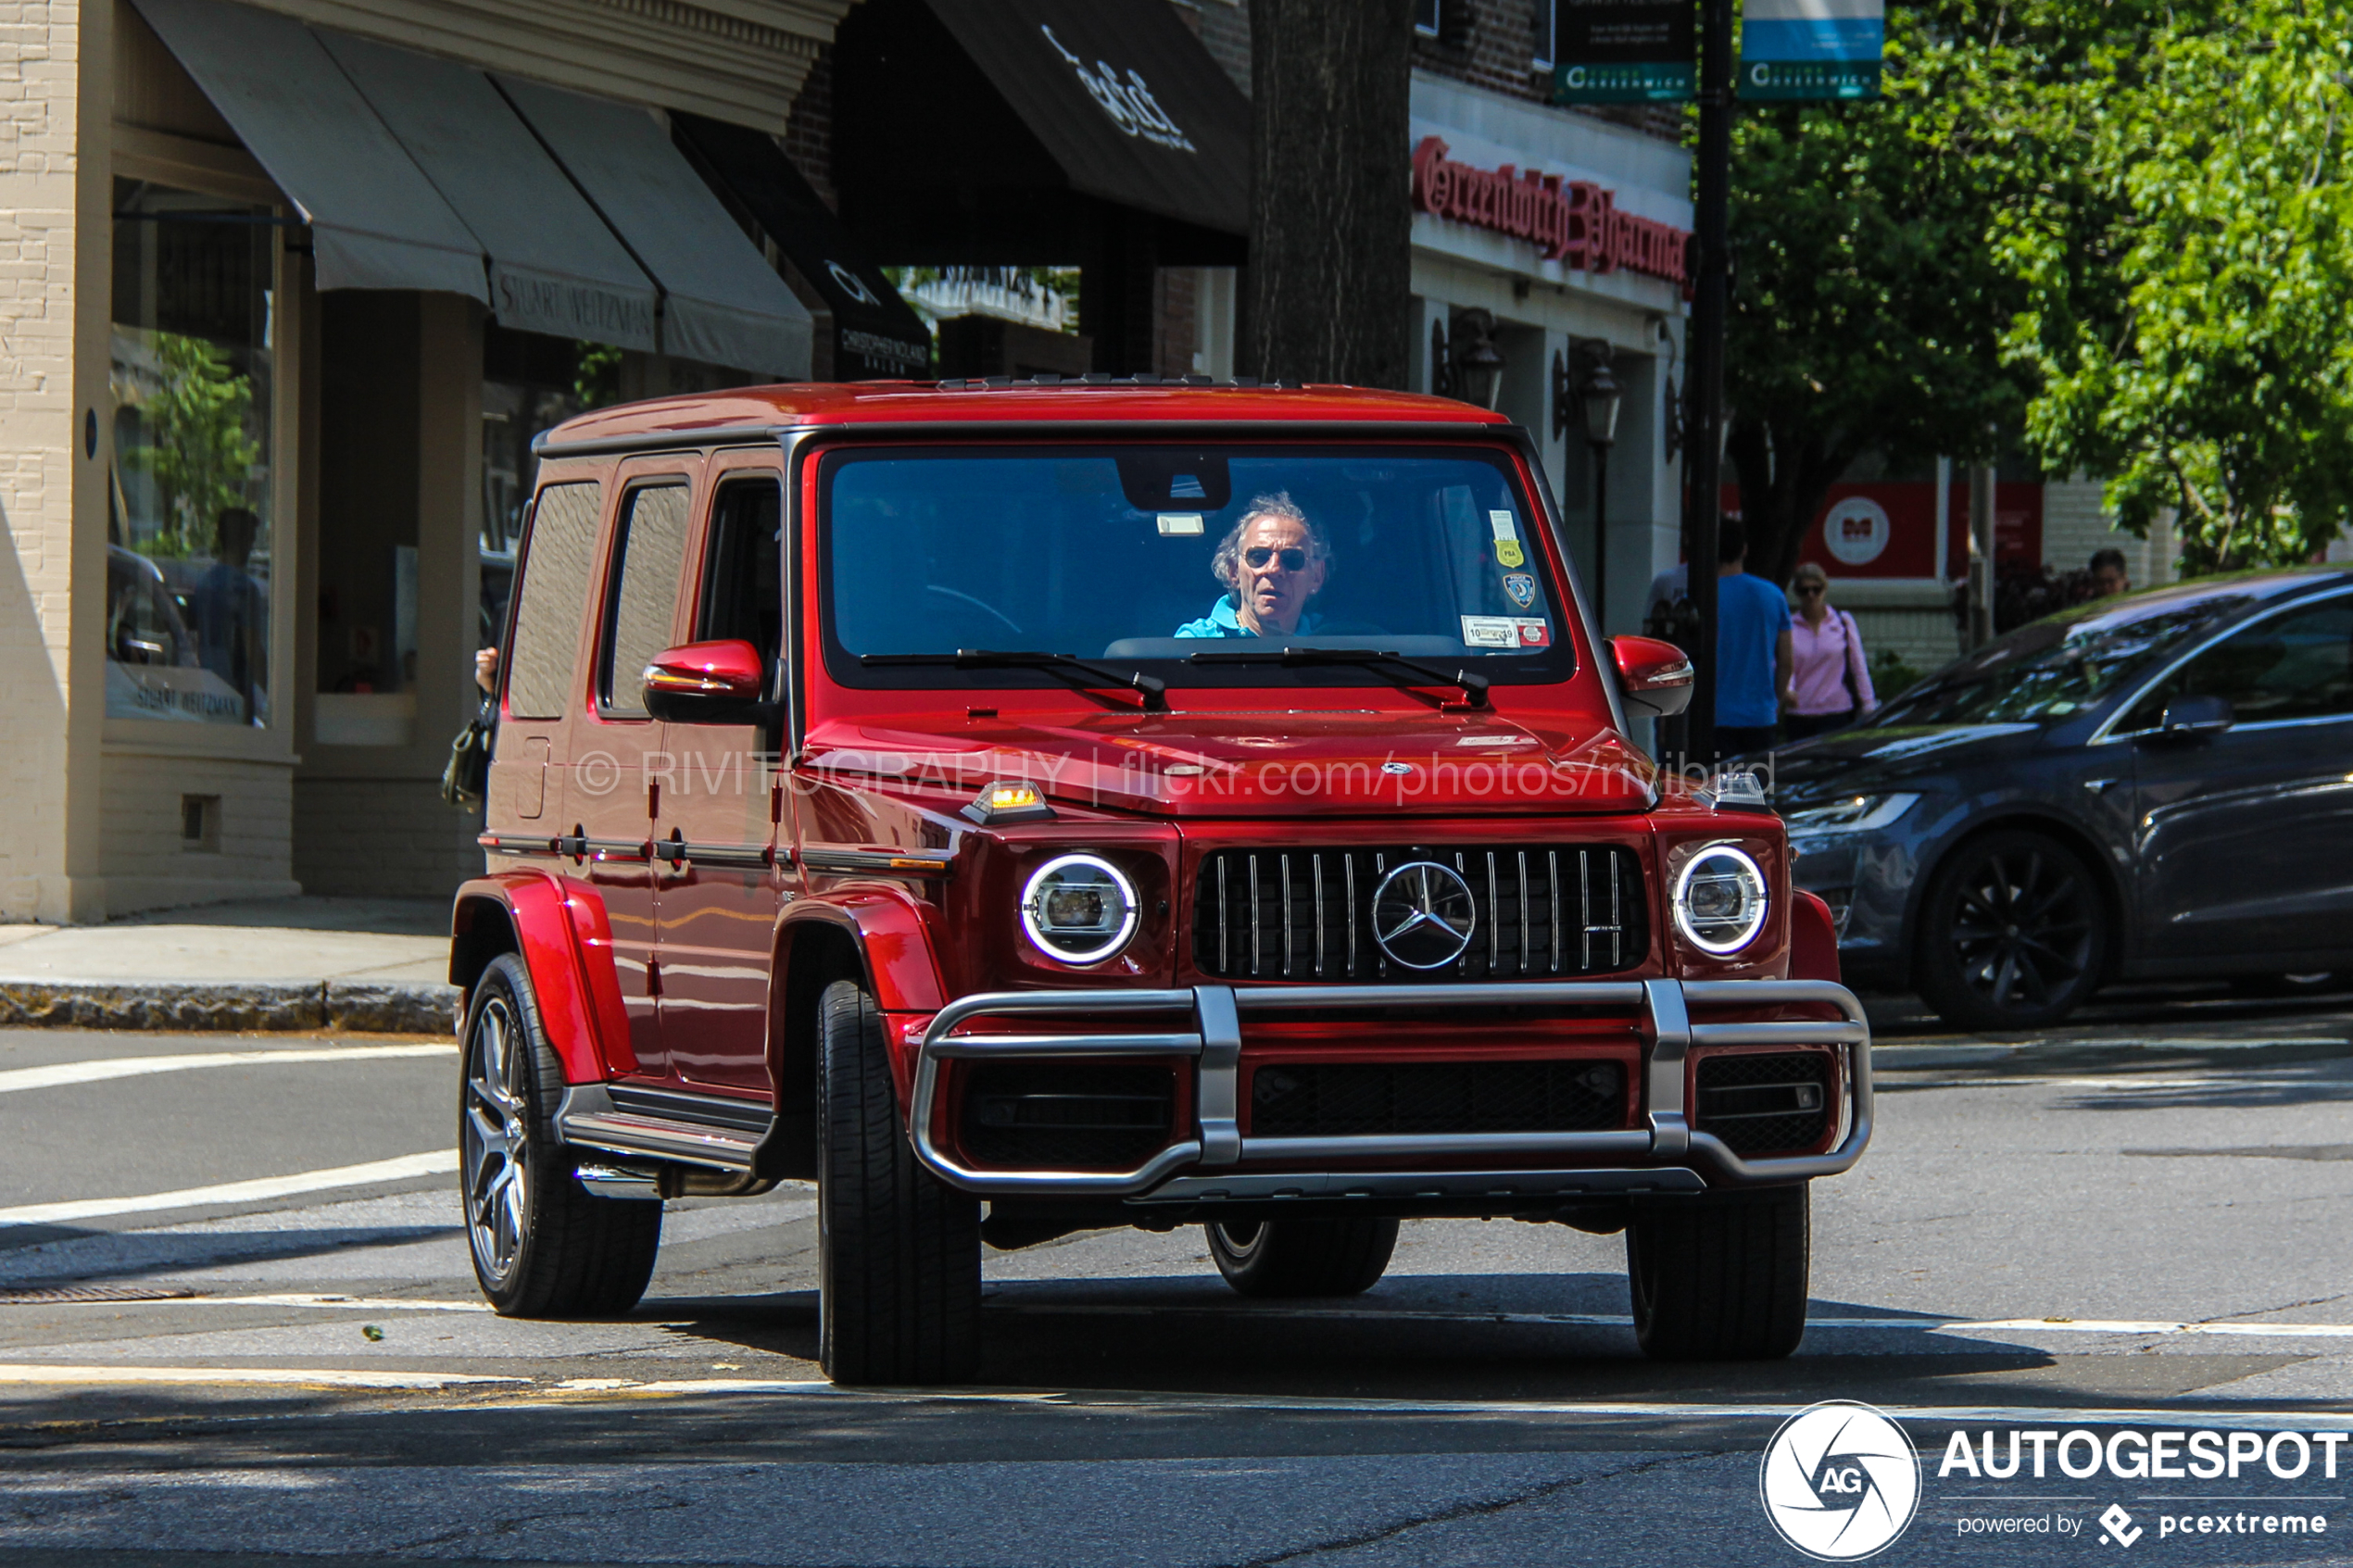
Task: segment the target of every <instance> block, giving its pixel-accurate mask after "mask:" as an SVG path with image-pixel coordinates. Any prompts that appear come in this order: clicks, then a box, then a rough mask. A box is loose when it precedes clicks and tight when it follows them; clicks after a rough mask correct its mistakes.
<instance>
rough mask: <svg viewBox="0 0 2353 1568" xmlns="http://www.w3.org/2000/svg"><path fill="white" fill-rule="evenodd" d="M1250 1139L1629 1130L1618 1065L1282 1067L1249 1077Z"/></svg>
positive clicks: (1518, 1063) (1506, 1063) (1351, 1064)
mask: <svg viewBox="0 0 2353 1568" xmlns="http://www.w3.org/2000/svg"><path fill="white" fill-rule="evenodd" d="M1250 1101H1251V1112H1250V1131H1251V1135H1252V1137H1261V1138H1274V1137H1350V1136H1364V1135H1382V1134H1398V1133H1579V1132H1586V1131H1590V1130H1592V1129H1594V1128H1602V1127H1622V1126H1624V1125H1625V1124H1626V1073H1625V1069H1624V1068H1623V1067H1621V1066H1620V1065H1619V1064H1618V1063H1617V1062H1615V1061H1414V1062H1400V1063H1396V1064H1394V1065H1390V1064H1385V1063H1380V1062H1356V1061H1351V1062H1330V1063H1317V1062H1284V1063H1282V1064H1281V1065H1279V1066H1266V1067H1261V1068H1259V1069H1258V1070H1257V1071H1256V1072H1255V1073H1252V1075H1251V1089H1250Z"/></svg>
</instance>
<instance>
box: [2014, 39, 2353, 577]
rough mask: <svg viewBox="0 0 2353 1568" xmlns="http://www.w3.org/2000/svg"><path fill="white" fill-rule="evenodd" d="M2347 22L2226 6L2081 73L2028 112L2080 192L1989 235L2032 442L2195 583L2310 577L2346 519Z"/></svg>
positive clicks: (2351, 57) (2352, 501)
mask: <svg viewBox="0 0 2353 1568" xmlns="http://www.w3.org/2000/svg"><path fill="white" fill-rule="evenodd" d="M2347 22H2348V17H2347V12H2346V11H2345V9H2344V7H2342V6H2316V5H2307V4H2298V3H2296V0H2238V3H2236V4H2233V5H2232V6H2229V7H2227V8H2224V9H2221V10H2219V11H2217V12H2215V13H2213V14H2211V15H2206V14H2198V13H2196V12H2190V11H2183V12H2179V13H2173V14H2170V15H2168V16H2166V17H2165V18H2164V19H2162V21H2161V22H2160V23H2159V24H2158V25H2156V26H2155V27H2153V28H2152V29H2151V30H2150V31H2148V32H2147V33H2146V34H2145V36H2144V37H2142V38H2140V39H2137V40H2132V41H2130V42H2132V43H2133V44H2137V47H2125V46H2122V44H2123V43H2124V42H2125V41H2109V42H2108V43H2107V44H2104V45H2103V46H2102V47H2099V48H2097V49H2095V50H2093V51H2091V52H2090V53H2089V55H2088V56H2087V64H2088V66H2089V68H2090V69H2087V70H2086V71H2085V72H2084V73H2083V77H2082V80H2081V82H2078V83H2077V84H2076V86H2075V90H2074V91H2072V92H2070V93H2067V94H2055V95H2054V96H2053V98H2052V100H2051V101H2050V102H2048V103H2046V104H2044V105H2041V106H2038V108H2039V116H2038V118H2039V121H2040V123H2041V125H2042V126H2043V127H2044V133H2045V137H2046V139H2047V141H2048V142H2049V144H2053V145H2063V146H2064V147H2066V148H2067V149H2068V151H2069V152H2070V155H2071V157H2072V158H2073V160H2074V164H2075V168H2074V169H2073V170H2072V175H2073V177H2072V179H2071V180H2069V181H2066V182H2047V183H2046V184H2045V186H2044V187H2043V188H2041V189H2037V190H2035V191H2032V192H2031V193H2029V194H2028V199H2026V200H2022V201H2020V202H2019V203H2017V204H2016V205H2015V206H2013V207H2009V208H2007V210H2006V211H2005V212H2004V213H2003V214H2002V215H2001V216H2000V219H1999V220H1998V221H1997V223H1996V225H1995V233H1996V235H1997V242H1998V243H1997V252H1998V257H1999V259H2000V261H2001V262H2002V263H2003V264H2004V266H2005V268H2006V269H2007V270H2008V271H2010V272H2011V274H2012V275H2013V276H2015V277H2016V278H2017V279H2018V280H2019V282H2020V286H2021V287H2022V288H2023V289H2024V291H2025V299H2024V301H2023V305H2022V307H2021V309H2020V312H2019V314H2018V316H2017V318H2016V320H2015V323H2014V325H2013V326H2012V328H2011V329H2010V331H2009V332H2008V333H2007V337H2006V339H2005V347H2006V348H2007V352H2008V354H2009V356H2010V358H2011V360H2012V362H2013V363H2015V364H2017V365H2018V366H2020V367H2021V368H2023V369H2027V370H2031V371H2032V373H2033V374H2034V375H2035V377H2036V378H2037V379H2038V380H2039V382H2040V391H2039V394H2038V395H2036V396H2035V397H2034V398H2033V400H2032V403H2031V405H2030V406H2029V408H2028V410H2027V423H2026V433H2027V436H2028V439H2029V441H2030V442H2031V443H2032V445H2033V446H2034V447H2035V448H2036V450H2037V451H2038V452H2039V453H2040V455H2041V456H2042V457H2043V458H2044V460H2045V463H2046V464H2047V465H2048V466H2050V467H2053V468H2056V469H2060V470H2070V469H2075V468H2082V469H2085V470H2090V471H2092V472H2095V473H2103V474H2106V475H2108V476H2110V477H2109V480H2108V502H2109V504H2110V505H2111V506H2113V507H2114V508H2116V509H2117V511H2118V513H2119V516H2120V521H2122V523H2123V525H2124V526H2125V527H2127V528H2130V529H2132V530H2133V531H2134V532H2136V533H2145V531H2146V529H2147V527H2148V525H2149V523H2150V522H2151V521H2154V519H2155V518H2156V516H2157V515H2158V512H2159V511H2160V509H2162V508H2169V507H2170V508H2176V510H2177V513H2178V517H2179V527H2180V537H2181V540H2182V544H2183V557H2184V559H2185V562H2186V563H2187V564H2188V565H2189V566H2191V567H2192V568H2193V569H2194V570H2202V571H2219V570H2224V569H2227V568H2231V567H2238V566H2254V565H2262V564H2270V563H2278V562H2285V561H2293V560H2297V559H2303V558H2308V557H2309V556H2310V555H2311V554H2313V553H2314V552H2315V551H2317V550H2318V549H2319V548H2321V547H2322V546H2323V545H2324V544H2325V543H2326V542H2327V541H2328V539H2329V538H2330V537H2332V536H2333V535H2334V533H2336V531H2337V529H2338V527H2339V526H2340V525H2341V524H2342V523H2343V522H2344V521H2345V519H2346V517H2347V508H2348V505H2353V337H2348V335H2347V322H2348V321H2353V159H2349V158H2348V149H2347V137H2348V135H2353V125H2348V124H2347V123H2345V121H2347V119H2353V114H2348V111H2353V94H2348V91H2347V81H2348V77H2347V72H2348V70H2353V41H2348V36H2347Z"/></svg>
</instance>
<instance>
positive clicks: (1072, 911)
mask: <svg viewBox="0 0 2353 1568" xmlns="http://www.w3.org/2000/svg"><path fill="white" fill-rule="evenodd" d="M1021 923H1022V926H1023V929H1025V930H1026V931H1027V932H1028V933H1029V939H1030V940H1031V941H1032V942H1035V943H1036V944H1038V951H1039V952H1042V953H1044V954H1045V955H1046V956H1047V957H1048V958H1050V959H1053V960H1056V961H1058V962H1061V963H1068V964H1088V963H1101V961H1102V960H1105V959H1107V958H1109V957H1111V956H1112V955H1113V954H1114V953H1116V952H1117V951H1119V950H1120V949H1121V948H1122V947H1126V946H1127V939H1128V938H1129V937H1130V936H1133V935H1136V887H1135V884H1133V883H1131V882H1129V881H1128V880H1127V879H1126V877H1125V876H1122V875H1121V874H1120V872H1119V868H1118V867H1116V866H1114V865H1113V864H1112V863H1111V862H1110V861H1108V860H1105V859H1101V857H1099V856H1095V855H1063V856H1060V857H1058V858H1056V859H1051V860H1049V861H1047V862H1046V863H1045V864H1044V865H1042V866H1040V867H1038V871H1037V873H1036V874H1035V875H1033V876H1032V877H1031V878H1030V879H1029V885H1028V886H1026V887H1025V888H1023V889H1022V890H1021Z"/></svg>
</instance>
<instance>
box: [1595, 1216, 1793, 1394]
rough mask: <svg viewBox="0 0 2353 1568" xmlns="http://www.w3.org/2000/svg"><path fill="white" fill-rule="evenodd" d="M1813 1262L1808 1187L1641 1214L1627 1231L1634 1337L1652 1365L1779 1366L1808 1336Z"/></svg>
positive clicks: (1627, 1268) (1627, 1260)
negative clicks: (1808, 1285) (1739, 1363)
mask: <svg viewBox="0 0 2353 1568" xmlns="http://www.w3.org/2000/svg"><path fill="white" fill-rule="evenodd" d="M1811 1261H1812V1258H1811V1238H1810V1236H1809V1234H1808V1225H1807V1201H1806V1186H1805V1185H1803V1184H1800V1185H1796V1186H1787V1187H1766V1188H1763V1189H1761V1190H1758V1191H1753V1192H1724V1193H1709V1194H1706V1195H1705V1196H1704V1197H1699V1198H1679V1199H1675V1200H1672V1201H1667V1202H1661V1203H1659V1204H1658V1205H1657V1206H1656V1207H1655V1208H1644V1209H1641V1210H1636V1211H1635V1214H1634V1217H1633V1220H1632V1222H1631V1223H1629V1224H1628V1225H1627V1227H1626V1265H1627V1267H1626V1273H1627V1275H1628V1279H1629V1284H1630V1286H1631V1287H1632V1294H1633V1298H1634V1337H1635V1338H1636V1339H1637V1340H1638V1341H1640V1343H1641V1344H1642V1353H1643V1354H1644V1355H1646V1356H1649V1357H1650V1358H1651V1359H1652V1360H1654V1361H1779V1360H1780V1358H1781V1357H1783V1356H1786V1355H1788V1354H1789V1353H1790V1352H1791V1351H1793V1350H1794V1349H1796V1348H1797V1342H1798V1341H1799V1340H1800V1339H1802V1338H1804V1337H1805V1335H1806V1275H1807V1270H1808V1268H1809V1266H1810V1264H1811Z"/></svg>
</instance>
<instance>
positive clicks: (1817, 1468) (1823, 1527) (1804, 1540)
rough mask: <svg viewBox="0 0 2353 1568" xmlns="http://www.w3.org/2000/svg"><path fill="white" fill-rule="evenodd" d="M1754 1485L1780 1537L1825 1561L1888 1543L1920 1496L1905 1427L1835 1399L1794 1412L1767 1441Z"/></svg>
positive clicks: (1907, 1520) (1848, 1559)
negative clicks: (1762, 1461)
mask: <svg viewBox="0 0 2353 1568" xmlns="http://www.w3.org/2000/svg"><path fill="white" fill-rule="evenodd" d="M1756 1488H1757V1492H1758V1494H1759V1496H1761V1497H1762V1498H1763V1499H1764V1503H1765V1517H1766V1518H1768V1519H1769V1520H1771V1521H1772V1522H1773V1528H1774V1529H1776V1530H1778V1531H1780V1537H1781V1539H1783V1540H1785V1541H1787V1542H1789V1544H1790V1545H1792V1546H1793V1547H1795V1548H1796V1549H1798V1550H1800V1551H1802V1552H1804V1553H1805V1554H1806V1556H1808V1557H1813V1558H1819V1559H1820V1560H1822V1561H1823V1562H1854V1561H1855V1560H1856V1559H1857V1558H1863V1557H1869V1556H1870V1555H1871V1554H1872V1553H1873V1552H1875V1551H1879V1550H1881V1549H1884V1548H1886V1547H1888V1546H1891V1545H1893V1544H1894V1541H1895V1539H1896V1537H1899V1536H1901V1535H1903V1533H1904V1529H1905V1526H1906V1525H1908V1524H1911V1522H1912V1514H1913V1513H1914V1512H1915V1511H1917V1510H1918V1509H1919V1503H1920V1461H1919V1455H1918V1454H1916V1453H1914V1452H1913V1451H1912V1440H1911V1439H1910V1438H1909V1437H1906V1436H1904V1429H1903V1428H1902V1427H1900V1426H1898V1425H1896V1424H1895V1423H1894V1422H1893V1421H1890V1420H1889V1419H1888V1418H1887V1417H1885V1416H1883V1415H1881V1413H1880V1412H1879V1411H1875V1410H1873V1409H1871V1407H1870V1406H1869V1405H1859V1404H1856V1403H1854V1402H1852V1401H1851V1400H1846V1399H1834V1400H1831V1401H1829V1402H1827V1403H1824V1404H1818V1405H1815V1406H1812V1407H1810V1408H1808V1409H1806V1410H1802V1411H1798V1412H1797V1413H1796V1414H1795V1415H1793V1416H1792V1417H1790V1418H1789V1419H1788V1420H1787V1421H1785V1422H1783V1423H1782V1424H1781V1429H1780V1431H1778V1432H1776V1433H1774V1434H1773V1440H1772V1441H1771V1442H1770V1443H1768V1444H1767V1445H1766V1446H1765V1462H1764V1464H1763V1466H1762V1467H1761V1468H1760V1470H1759V1471H1758V1474H1757V1481H1756Z"/></svg>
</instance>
